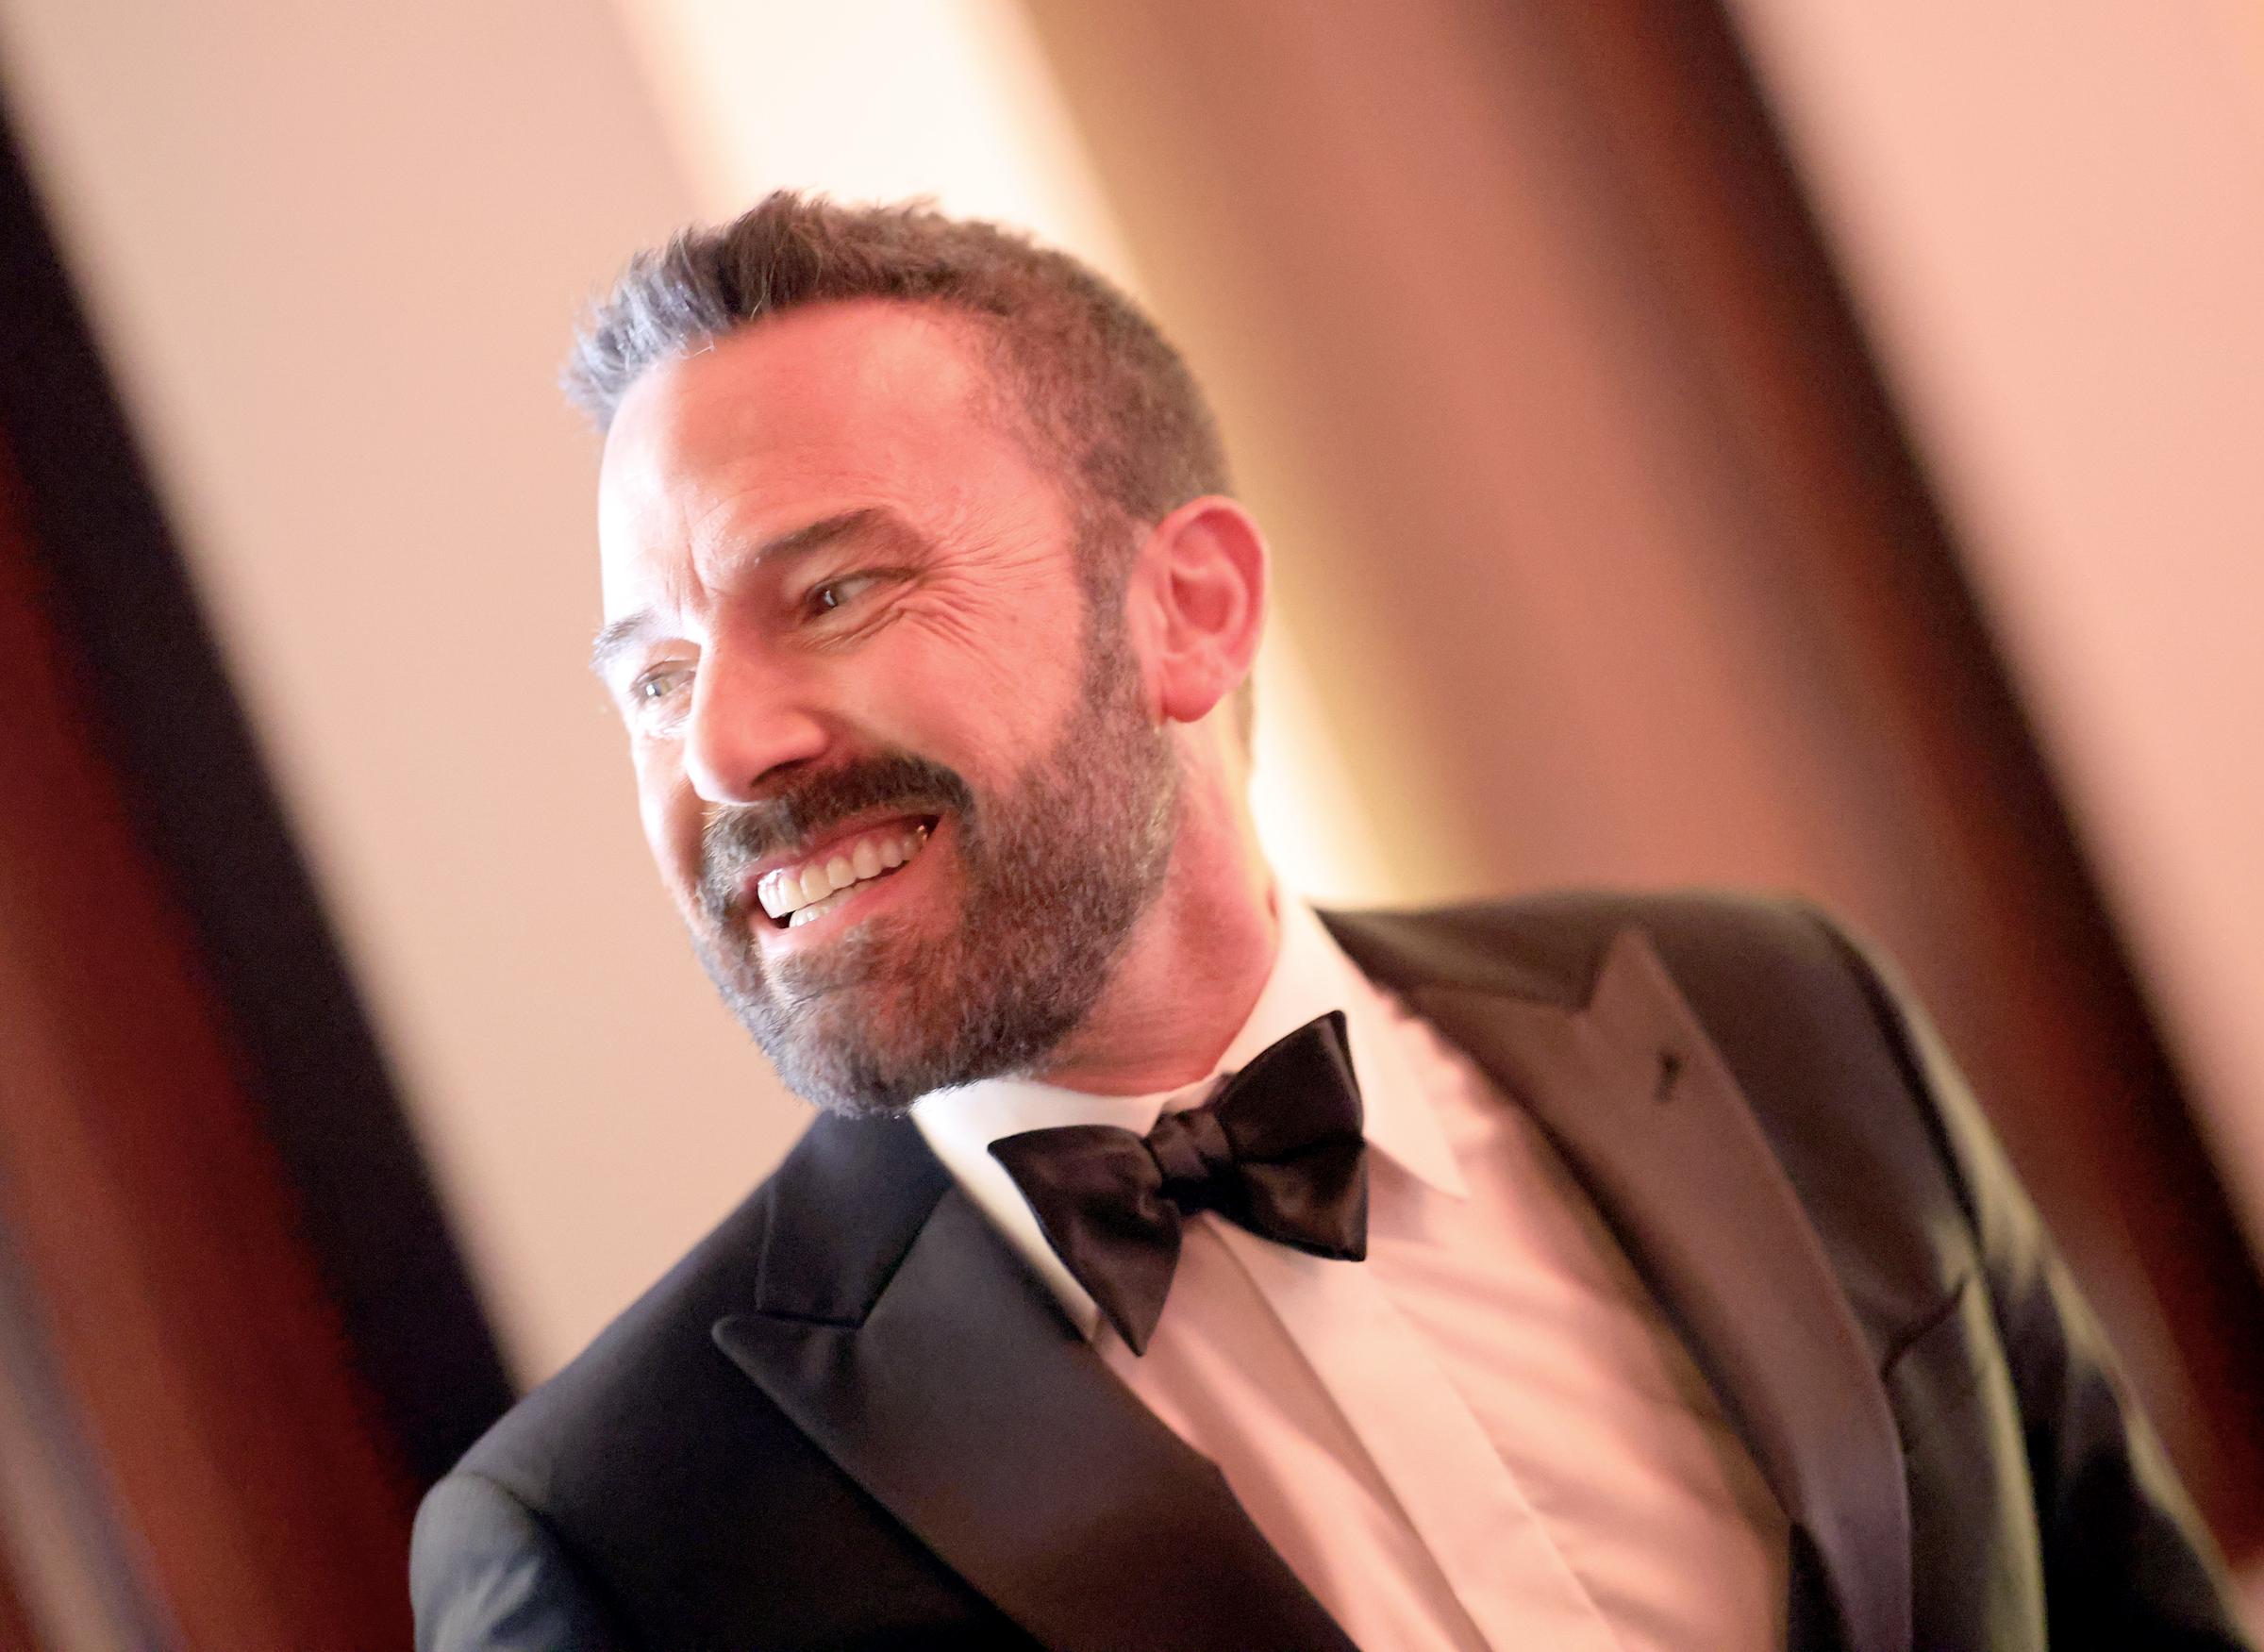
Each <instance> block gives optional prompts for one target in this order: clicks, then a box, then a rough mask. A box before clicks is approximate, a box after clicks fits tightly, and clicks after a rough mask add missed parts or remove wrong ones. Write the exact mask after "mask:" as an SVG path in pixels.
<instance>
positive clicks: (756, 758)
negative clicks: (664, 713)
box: [684, 647, 827, 803]
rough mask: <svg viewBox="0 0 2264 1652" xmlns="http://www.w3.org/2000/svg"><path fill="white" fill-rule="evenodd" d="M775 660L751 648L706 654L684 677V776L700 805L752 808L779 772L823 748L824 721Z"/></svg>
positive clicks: (803, 689) (801, 688)
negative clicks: (688, 680)
mask: <svg viewBox="0 0 2264 1652" xmlns="http://www.w3.org/2000/svg"><path fill="white" fill-rule="evenodd" d="M806 687H807V685H805V684H804V683H803V682H801V681H800V680H799V679H798V677H797V676H796V675H795V674H794V673H792V672H791V670H790V669H787V668H786V667H785V666H784V665H783V664H782V663H781V662H779V661H776V660H772V659H764V658H763V657H762V656H761V655H760V654H758V653H757V652H755V651H752V650H740V649H717V648H713V647H711V648H709V650H708V654H707V656H706V658H704V659H702V660H701V661H700V667H699V670H698V672H697V673H696V674H695V675H694V676H693V678H692V690H691V719H690V722H689V723H688V724H687V726H686V727H685V730H684V773H685V777H686V778H687V779H689V780H690V781H691V789H692V791H693V792H694V793H697V794H698V795H699V796H700V797H701V798H702V799H703V800H704V801H706V802H708V803H754V802H758V801H759V800H760V799H762V798H763V797H764V796H766V795H767V794H769V793H771V792H772V791H774V790H775V786H776V777H777V776H778V774H779V772H780V771H782V770H784V769H787V768H790V767H791V766H792V765H794V764H797V763H803V762H807V761H808V760H809V759H812V758H815V757H818V756H819V755H821V754H822V753H823V752H824V749H825V743H826V739H827V736H826V732H825V725H824V722H823V721H822V720H821V719H820V718H819V717H818V715H817V714H816V710H815V709H814V708H813V707H812V706H811V705H810V704H809V703H808V697H807V692H806Z"/></svg>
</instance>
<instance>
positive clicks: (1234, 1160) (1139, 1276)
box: [991, 1010, 1368, 1354]
mask: <svg viewBox="0 0 2264 1652" xmlns="http://www.w3.org/2000/svg"><path fill="white" fill-rule="evenodd" d="M991 1157H992V1158H994V1159H996V1160H998V1161H999V1163H1000V1164H1001V1165H1003V1166H1004V1167H1005V1169H1006V1172H1007V1175H1008V1176H1012V1177H1013V1178H1014V1184H1015V1185H1016V1186H1017V1187H1018V1188H1020V1189H1021V1190H1022V1193H1023V1196H1024V1198H1025V1199H1027V1200H1028V1201H1029V1204H1030V1210H1031V1211H1032V1213H1033V1214H1035V1215H1036V1216H1037V1218H1038V1226H1039V1227H1040V1230H1041V1231H1042V1232H1043V1233H1044V1235H1045V1242H1046V1243H1047V1244H1049V1245H1051V1246H1052V1247H1053V1250H1054V1254H1055V1255H1056V1256H1057V1257H1059V1258H1060V1259H1061V1261H1062V1264H1063V1265H1064V1266H1065V1267H1067V1268H1068V1269H1069V1271H1070V1274H1071V1276H1072V1277H1074V1278H1075V1279H1076V1281H1077V1283H1078V1284H1080V1285H1082V1286H1084V1287H1085V1290H1086V1292H1087V1293H1088V1294H1090V1296H1091V1297H1092V1299H1093V1303H1094V1305H1095V1306H1096V1307H1098V1308H1099V1309H1100V1310H1101V1312H1102V1313H1103V1314H1104V1315H1106V1316H1107V1320H1108V1323H1109V1324H1111V1325H1113V1326H1114V1327H1116V1329H1117V1333H1118V1334H1119V1335H1120V1336H1122V1337H1123V1338H1124V1342H1125V1343H1126V1344H1127V1345H1128V1346H1129V1347H1130V1348H1131V1350H1132V1351H1133V1352H1134V1353H1135V1354H1140V1353H1144V1352H1146V1350H1147V1343H1148V1338H1149V1336H1150V1335H1152V1334H1153V1333H1154V1331H1155V1328H1156V1322H1157V1319H1158V1318H1159V1317H1160V1316H1161V1314H1162V1312H1163V1301H1164V1296H1165V1294H1166V1293H1168V1292H1169V1291H1170V1290H1171V1285H1172V1273H1173V1271H1174V1268H1175V1267H1176V1266H1177V1265H1178V1260H1179V1243H1180V1233H1181V1228H1182V1226H1183V1219H1184V1217H1185V1216H1188V1215H1192V1214H1194V1213H1195V1212H1196V1211H1199V1210H1210V1211H1215V1212H1216V1213H1217V1214H1218V1215H1220V1216H1222V1217H1224V1218H1225V1219H1226V1220H1227V1221H1229V1222H1233V1223H1235V1224H1236V1225H1237V1226H1242V1227H1246V1228H1248V1229H1249V1230H1250V1231H1251V1232H1253V1233H1256V1234H1257V1235H1258V1236H1259V1237H1260V1238H1264V1239H1271V1240H1274V1241H1275V1242H1276V1243H1281V1244H1287V1245H1291V1246H1293V1247H1295V1248H1296V1249H1298V1250H1302V1251H1305V1252H1307V1253H1308V1254H1310V1255H1313V1256H1318V1257H1326V1258H1329V1259H1331V1260H1340V1261H1358V1260H1360V1259H1361V1258H1363V1257H1365V1256H1366V1255H1367V1253H1368V1252H1367V1245H1368V1238H1367V1234H1368V1163H1367V1145H1366V1143H1365V1142H1364V1141H1363V1140H1362V1138H1361V1134H1360V1093H1359V1088H1358V1086H1357V1084H1356V1083H1355V1082H1354V1080H1353V1076H1352V1055H1351V1052H1350V1051H1349V1050H1348V1049H1347V1048H1346V1045H1345V1040H1344V1016H1343V1013H1342V1012H1341V1011H1340V1010H1332V1011H1331V1012H1329V1013H1328V1014H1326V1015H1323V1016H1322V1017H1321V1018H1320V1019H1319V1020H1317V1021H1312V1022H1308V1023H1307V1025H1305V1026H1301V1027H1299V1028H1298V1029H1297V1030H1296V1031H1295V1032H1292V1033H1291V1034H1290V1036H1289V1037H1287V1038H1285V1039H1283V1040H1281V1041H1280V1042H1279V1043H1274V1044H1270V1045H1268V1046H1267V1047H1266V1048H1265V1049H1264V1050H1262V1051H1260V1052H1259V1054H1258V1055H1257V1058H1256V1059H1255V1060H1252V1061H1251V1062H1250V1064H1249V1065H1248V1066H1246V1067H1244V1068H1243V1069H1242V1070H1241V1071H1240V1072H1239V1073H1237V1074H1234V1075H1233V1076H1231V1077H1229V1078H1227V1079H1225V1080H1224V1082H1223V1083H1222V1084H1221V1085H1220V1086H1219V1088H1218V1090H1217V1092H1216V1093H1214V1094H1213V1095H1212V1096H1211V1098H1210V1099H1209V1100H1208V1101H1206V1102H1204V1103H1203V1104H1202V1105H1201V1106H1199V1107H1191V1108H1189V1109H1187V1110H1185V1111H1182V1112H1173V1113H1165V1114H1164V1115H1163V1116H1162V1117H1161V1118H1159V1119H1157V1121H1156V1126H1155V1127H1154V1128H1153V1129H1151V1130H1150V1131H1149V1132H1148V1133H1147V1134H1146V1135H1145V1136H1140V1135H1137V1134H1135V1133H1134V1132H1133V1131H1130V1130H1125V1129H1119V1128H1117V1127H1116V1126H1111V1125H1065V1126H1058V1127H1057V1128H1053V1129H1045V1130H1024V1131H1023V1132H1022V1133H1021V1134H1019V1135H1013V1136H1002V1137H1000V1138H999V1139H998V1140H997V1141H995V1142H993V1143H991Z"/></svg>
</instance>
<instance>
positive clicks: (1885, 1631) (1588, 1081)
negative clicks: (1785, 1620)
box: [1408, 929, 1911, 1652]
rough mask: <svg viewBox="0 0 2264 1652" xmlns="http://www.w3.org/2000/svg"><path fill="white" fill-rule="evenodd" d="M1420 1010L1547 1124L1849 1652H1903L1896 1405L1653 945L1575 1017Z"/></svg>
mask: <svg viewBox="0 0 2264 1652" xmlns="http://www.w3.org/2000/svg"><path fill="white" fill-rule="evenodd" d="M1408 997H1409V999H1410V1001H1411V1002H1412V1003H1413V1004H1414V1006H1415V1007H1416V1008H1417V1009H1418V1010H1421V1011H1422V1012H1423V1014H1425V1015H1427V1016H1429V1017H1430V1018H1431V1020H1432V1021H1433V1022H1434V1024H1435V1025H1437V1026H1438V1027H1439V1029H1440V1031H1441V1032H1442V1033H1444V1034H1445V1035H1446V1036H1447V1037H1448V1038H1450V1039H1452V1040H1454V1041H1455V1042H1456V1043H1459V1044H1460V1045H1461V1046H1462V1047H1463V1048H1464V1049H1466V1050H1468V1051H1469V1052H1470V1053H1471V1055H1472V1056H1473V1057H1474V1058H1475V1059H1476V1060H1478V1061H1479V1062H1480V1063H1481V1064H1483V1065H1484V1066H1486V1067H1487V1068H1488V1069H1489V1070H1490V1072H1491V1073H1492V1075H1493V1076H1494V1077H1495V1078H1496V1079H1497V1080H1498V1081H1499V1082H1500V1083H1501V1084H1502V1085H1503V1087H1504V1088H1505V1089H1506V1090H1507V1092H1508V1093H1509V1094H1510V1095H1512V1096H1513V1097H1515V1098H1516V1099H1518V1100H1519V1101H1522V1102H1523V1103H1524V1104H1525V1105H1526V1106H1527V1107H1528V1108H1529V1109H1530V1110H1531V1111H1532V1112H1533V1114H1534V1116H1535V1117H1536V1118H1537V1119H1539V1120H1540V1123H1541V1125H1542V1126H1543V1127H1545V1128H1546V1129H1547V1130H1548V1132H1549V1134H1550V1136H1551V1137H1552V1138H1553V1139H1554V1140H1555V1141H1556V1143H1557V1146H1558V1148H1559V1150H1560V1151H1562V1152H1563V1153H1564V1155H1565V1157H1566V1159H1567V1160H1568V1161H1569V1162H1570V1164H1571V1166H1572V1167H1573V1170H1574V1172H1575V1173H1576V1174H1577V1175H1578V1176H1580V1178H1581V1180H1582V1181H1583V1182H1584V1183H1585V1184H1586V1186H1587V1188H1588V1190H1589V1192H1590V1194H1591V1196H1593V1197H1594V1198H1595V1200H1596V1203H1597V1206H1598V1208H1599V1210H1602V1212H1603V1214H1604V1216H1605V1218H1606V1221H1608V1222H1609V1223H1610V1225H1611V1226H1612V1228H1613V1229H1614V1230H1615V1231H1616V1232H1617V1233H1618V1234H1619V1235H1620V1238H1621V1240H1622V1242H1623V1243H1624V1244H1625V1245H1626V1247H1627V1250H1628V1254H1629V1256H1630V1257H1631V1258H1632V1259H1633V1260H1634V1261H1635V1263H1636V1265H1637V1267H1638V1268H1639V1269H1640V1271H1641V1273H1642V1274H1643V1276H1644V1277H1645V1279H1646V1280H1647V1281H1648V1283H1649V1284H1650V1286H1651V1288H1652V1289H1653V1290H1654V1291H1655V1292H1656V1293H1657V1294H1658V1297H1659V1300H1660V1302H1661V1304H1662V1306H1664V1307H1665V1309H1666V1310H1667V1311H1668V1313H1669V1314H1670V1315H1671V1316H1672V1317H1673V1319H1674V1320H1675V1321H1676V1323H1677V1324H1679V1325H1680V1326H1681V1327H1682V1328H1683V1330H1684V1332H1685V1333H1686V1334H1687V1335H1688V1336H1689V1337H1690V1341H1691V1344H1692V1351H1693V1352H1694V1353H1695V1354H1696V1355H1697V1357H1698V1360H1699V1363H1700V1364H1701V1366H1702V1367H1703V1368H1704V1369H1705V1370H1706V1372H1707V1374H1708V1376H1709V1377H1711V1379H1712V1380H1713V1383H1714V1386H1715V1389H1716V1391H1717V1392H1718V1393H1720V1394H1721V1395H1722V1398H1723V1405H1724V1406H1725V1408H1726V1409H1727V1410H1728V1412H1729V1415H1730V1417H1731V1419H1732V1420H1733V1421H1734V1422H1736V1423H1737V1424H1738V1425H1739V1426H1740V1430H1741V1432H1742V1433H1743V1434H1744V1437H1745V1440H1746V1442H1747V1443H1748V1444H1749V1446H1750V1447H1751V1448H1752V1450H1753V1453H1754V1457H1755V1460H1756V1463H1757V1464H1758V1466H1759V1467H1760V1470H1761V1472H1762V1474H1763V1475H1764V1476H1766V1477H1767V1478H1768V1480H1769V1483H1770V1485H1771V1486H1772V1488H1773V1490H1774V1491H1775V1493H1776V1496H1777V1499H1778V1501H1779V1502H1780V1503H1781V1504H1782V1505H1783V1507H1784V1509H1785V1511H1786V1513H1787V1515H1788V1516H1790V1519H1791V1521H1792V1523H1793V1525H1794V1526H1795V1527H1797V1528H1798V1529H1799V1531H1801V1532H1803V1533H1805V1534H1806V1538H1807V1541H1808V1543H1809V1544H1811V1545H1812V1547H1813V1549H1814V1551H1815V1556H1816V1560H1817V1561H1818V1563H1819V1564H1820V1566H1821V1569H1822V1571H1823V1588H1824V1591H1825V1593H1826V1594H1828V1596H1829V1599H1830V1603H1831V1607H1832V1609H1833V1611H1834V1613H1835V1615H1836V1616H1837V1618H1838V1620H1839V1622H1838V1630H1839V1634H1838V1640H1839V1644H1840V1645H1843V1646H1844V1647H1846V1648H1847V1649H1848V1652H1908V1648H1909V1646H1910V1635H1911V1627H1910V1519H1909V1508H1908V1495H1907V1492H1906V1486H1905V1483H1904V1477H1903V1461H1902V1448H1901V1442H1900V1438H1899V1436H1898V1435H1897V1433H1896V1431H1895V1424H1894V1416H1893V1412H1892V1411H1891V1410H1889V1405H1888V1400H1887V1393H1886V1390H1885V1388H1884V1386H1883V1385H1882V1384H1881V1382H1880V1380H1879V1378H1878V1376H1877V1374H1876V1373H1875V1372H1874V1371H1873V1368H1872V1361H1871V1357H1870V1354H1869V1352H1868V1350H1867V1347H1866V1345H1865V1343H1864V1340H1863V1336H1862V1332H1861V1331H1860V1330H1859V1329H1858V1328H1857V1326H1856V1320H1855V1317H1854V1314H1853V1311H1852V1310H1850V1308H1849V1307H1848V1304H1847V1301H1846V1298H1845V1297H1844V1295H1843V1294H1842V1293H1841V1292H1840V1287H1839V1284H1838V1281H1837V1280H1836V1279H1835V1278H1834V1277H1833V1276H1832V1273H1831V1270H1830V1266H1829V1264H1828V1262H1827V1261H1826V1260H1825V1258H1824V1253H1823V1246H1822V1243H1821V1242H1820V1241H1819V1240H1818V1238H1817V1236H1816V1232H1815V1230H1814V1228H1813V1227H1811V1226H1809V1223H1808V1220H1807V1218H1806V1214H1805V1213H1804V1212H1803V1210H1801V1207H1800V1201H1799V1198H1798V1196H1797V1195H1796V1194H1795V1193H1793V1191H1792V1187H1791V1184H1790V1182H1789V1181H1787V1180H1786V1178H1785V1175H1784V1172H1783V1170H1782V1168H1781V1167H1780V1166H1779V1165H1778V1163H1777V1160H1776V1157H1775V1155H1774V1154H1773V1153H1772V1152H1771V1150H1770V1147H1769V1143H1768V1141H1767V1139H1766V1138H1765V1137H1764V1136H1763V1134H1762V1132H1761V1127H1760V1125H1759V1123H1758V1122H1757V1121H1756V1119H1755V1117H1754V1115H1753V1112H1752V1110H1751V1109H1750V1108H1749V1107H1748V1106H1747V1105H1746V1102H1745V1100H1744V1097H1743V1095H1742V1093H1740V1090H1739V1088H1738V1084H1737V1080H1736V1079H1735V1078H1734V1077H1733V1076H1731V1074H1730V1072H1729V1069H1728V1067H1727V1066H1726V1065H1725V1064H1724V1063H1723V1060H1722V1058H1721V1057H1720V1055H1719V1054H1718V1053H1717V1052H1716V1051H1715V1049H1714V1047H1713V1045H1712V1043H1710V1042H1709V1041H1708V1040H1707V1038H1706V1033H1705V1031H1704V1029H1703V1028H1702V1027H1701V1026H1699V1024H1698V1020H1697V1017H1696V1016H1695V1015H1694V1014H1693V1013H1692V1012H1691V1010H1690V1007H1689V1006H1688V1004H1687V1003H1686V1002H1685V1001H1684V999H1683V997H1682V994H1681V993H1679V992H1677V991H1676V989H1675V986H1674V983H1673V979H1672V978H1671V977H1670V976H1669V975H1668V974H1667V970H1666V966H1665V964H1664V963H1662V962H1661V961H1660V959H1659V957H1658V954H1657V952H1656V949H1655V948H1654V947H1653V945H1652V944H1651V943H1650V942H1649V940H1648V939H1647V938H1645V937H1644V935H1643V934H1642V933H1641V932H1640V930H1636V929H1628V930H1624V931H1623V932H1622V933H1621V934H1620V935H1619V936H1618V938H1617V939H1616V940H1614V942H1613V943H1612V944H1611V946H1610V948H1609V949H1608V951H1607V952H1606V955H1605V959H1604V962H1603V965H1602V967H1601V969H1600V970H1599V971H1598V973H1597V976H1596V982H1595V987H1594V990H1593V992H1592V993H1591V994H1590V999H1589V1002H1588V1004H1587V1005H1586V1007H1585V1008H1582V1009H1578V1010H1567V1009H1564V1008H1562V1007H1560V1006H1557V1005H1553V1004H1546V1003H1541V1002H1538V1001H1535V1000H1531V999H1527V998H1523V997H1518V996H1514V995H1510V994H1507V993H1497V992H1492V991H1488V990H1483V989H1477V988H1469V987H1459V986H1444V985H1438V984H1428V985H1422V986H1415V987H1413V988H1411V989H1410V990H1409V992H1408ZM1797 1604H1798V1603H1797V1602H1796V1605H1797ZM1796 1627H1797V1626H1796Z"/></svg>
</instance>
